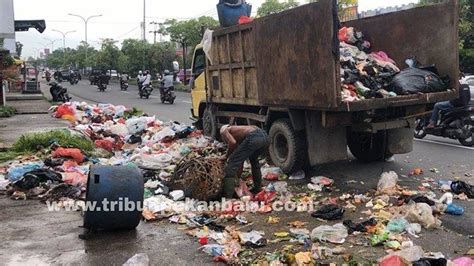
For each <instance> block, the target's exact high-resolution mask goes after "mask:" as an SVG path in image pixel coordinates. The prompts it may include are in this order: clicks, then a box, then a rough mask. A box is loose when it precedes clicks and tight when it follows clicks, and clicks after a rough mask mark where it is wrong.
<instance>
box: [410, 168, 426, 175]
mask: <svg viewBox="0 0 474 266" xmlns="http://www.w3.org/2000/svg"><path fill="white" fill-rule="evenodd" d="M422 174H423V169H421V168H413V169H412V170H411V171H410V173H408V175H410V176H414V175H422Z"/></svg>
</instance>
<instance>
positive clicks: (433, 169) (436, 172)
mask: <svg viewBox="0 0 474 266" xmlns="http://www.w3.org/2000/svg"><path fill="white" fill-rule="evenodd" d="M430 172H432V173H435V174H439V170H438V168H431V169H430Z"/></svg>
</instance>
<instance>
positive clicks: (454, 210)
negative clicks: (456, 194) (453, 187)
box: [444, 203, 464, 215]
mask: <svg viewBox="0 0 474 266" xmlns="http://www.w3.org/2000/svg"><path fill="white" fill-rule="evenodd" d="M444 213H447V214H451V215H463V214H464V208H463V207H461V206H458V205H456V204H454V203H451V204H448V205H447V206H446V209H445V210H444Z"/></svg>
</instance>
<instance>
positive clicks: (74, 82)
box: [69, 76, 79, 85]
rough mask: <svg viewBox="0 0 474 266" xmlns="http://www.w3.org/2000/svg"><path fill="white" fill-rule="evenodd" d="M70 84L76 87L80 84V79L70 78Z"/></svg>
mask: <svg viewBox="0 0 474 266" xmlns="http://www.w3.org/2000/svg"><path fill="white" fill-rule="evenodd" d="M69 83H71V85H75V84H77V83H79V79H78V78H77V77H76V76H72V77H70V78H69Z"/></svg>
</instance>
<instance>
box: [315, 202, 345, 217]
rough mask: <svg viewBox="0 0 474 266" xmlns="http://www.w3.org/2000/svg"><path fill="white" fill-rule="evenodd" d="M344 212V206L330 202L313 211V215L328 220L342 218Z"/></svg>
mask: <svg viewBox="0 0 474 266" xmlns="http://www.w3.org/2000/svg"><path fill="white" fill-rule="evenodd" d="M343 214H344V208H341V207H339V206H337V205H333V204H328V205H324V206H322V207H321V208H319V210H317V211H316V212H313V213H312V214H311V216H313V217H315V218H320V219H324V220H328V221H333V220H339V219H342V216H343Z"/></svg>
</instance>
